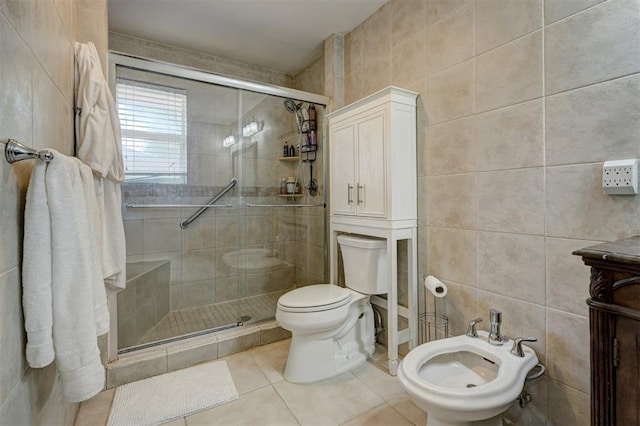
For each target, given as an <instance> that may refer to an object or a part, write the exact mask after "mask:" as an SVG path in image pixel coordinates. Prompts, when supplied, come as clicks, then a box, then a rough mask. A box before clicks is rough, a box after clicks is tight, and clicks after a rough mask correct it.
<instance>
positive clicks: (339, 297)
mask: <svg viewBox="0 0 640 426" xmlns="http://www.w3.org/2000/svg"><path fill="white" fill-rule="evenodd" d="M349 300H351V293H350V292H349V291H348V290H346V289H344V288H342V287H338V286H337V285H333V284H316V285H309V286H305V287H300V288H297V289H295V290H292V291H290V292H288V293H286V294H283V295H282V296H281V297H280V299H279V300H278V304H279V305H280V306H281V307H283V308H289V309H294V310H305V311H320V310H322V311H324V310H328V309H333V308H337V307H340V306H342V305H344V304H346V303H347V302H349Z"/></svg>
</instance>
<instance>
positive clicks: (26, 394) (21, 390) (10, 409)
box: [0, 379, 35, 426]
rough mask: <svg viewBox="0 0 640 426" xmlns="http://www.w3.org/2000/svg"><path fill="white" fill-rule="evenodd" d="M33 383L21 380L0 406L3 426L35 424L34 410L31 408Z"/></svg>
mask: <svg viewBox="0 0 640 426" xmlns="http://www.w3.org/2000/svg"><path fill="white" fill-rule="evenodd" d="M32 386H33V382H32V381H31V380H28V379H27V380H20V381H18V382H17V383H16V385H15V386H14V388H13V390H12V392H11V394H10V395H9V396H8V398H7V399H6V400H5V401H4V403H3V404H2V405H0V419H2V420H1V421H2V423H1V424H2V426H5V425H6V426H12V425H19V424H26V425H31V424H34V423H35V419H34V417H35V416H34V413H33V409H32V408H31V404H32V402H33V400H32V394H31V390H32V389H33V388H32Z"/></svg>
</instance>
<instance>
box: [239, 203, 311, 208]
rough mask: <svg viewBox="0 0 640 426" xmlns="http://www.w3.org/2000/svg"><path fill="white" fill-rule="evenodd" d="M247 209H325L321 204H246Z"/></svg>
mask: <svg viewBox="0 0 640 426" xmlns="http://www.w3.org/2000/svg"><path fill="white" fill-rule="evenodd" d="M245 206H247V207H324V203H321V204H245Z"/></svg>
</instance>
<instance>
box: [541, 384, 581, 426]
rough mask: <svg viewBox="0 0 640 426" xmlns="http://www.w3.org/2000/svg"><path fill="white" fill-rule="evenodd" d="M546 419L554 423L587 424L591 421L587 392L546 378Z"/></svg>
mask: <svg viewBox="0 0 640 426" xmlns="http://www.w3.org/2000/svg"><path fill="white" fill-rule="evenodd" d="M547 383H548V385H547V386H548V390H547V392H548V394H549V401H548V405H547V409H548V413H549V414H548V419H549V422H550V423H551V424H554V425H588V424H590V422H591V409H590V405H591V400H590V398H589V394H586V393H583V392H580V391H578V390H575V389H573V388H570V387H569V386H566V385H564V384H562V382H558V381H555V380H548V381H547Z"/></svg>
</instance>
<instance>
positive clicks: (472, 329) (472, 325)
mask: <svg viewBox="0 0 640 426" xmlns="http://www.w3.org/2000/svg"><path fill="white" fill-rule="evenodd" d="M479 322H482V318H476V319H472V320H471V321H469V327H467V332H466V333H465V334H466V335H467V336H469V337H478V331H477V330H476V324H478V323H479Z"/></svg>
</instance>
